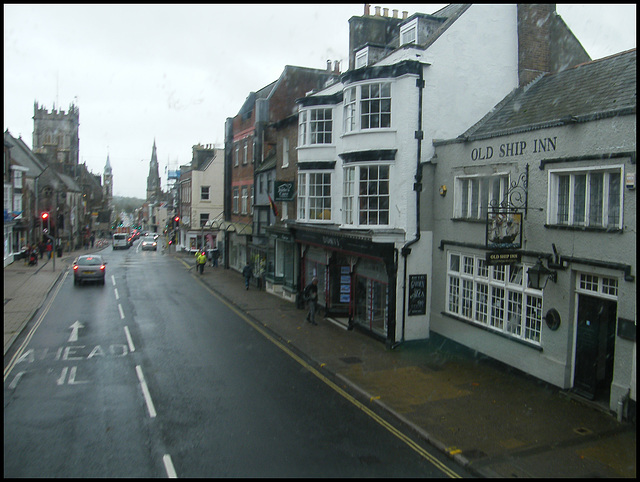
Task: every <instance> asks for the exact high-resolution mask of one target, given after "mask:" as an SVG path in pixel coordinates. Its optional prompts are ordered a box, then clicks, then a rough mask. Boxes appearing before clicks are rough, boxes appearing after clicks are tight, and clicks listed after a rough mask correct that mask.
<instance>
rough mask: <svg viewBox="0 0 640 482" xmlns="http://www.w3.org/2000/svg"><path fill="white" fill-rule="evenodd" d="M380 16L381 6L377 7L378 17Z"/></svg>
mask: <svg viewBox="0 0 640 482" xmlns="http://www.w3.org/2000/svg"><path fill="white" fill-rule="evenodd" d="M379 16H380V7H376V17H379Z"/></svg>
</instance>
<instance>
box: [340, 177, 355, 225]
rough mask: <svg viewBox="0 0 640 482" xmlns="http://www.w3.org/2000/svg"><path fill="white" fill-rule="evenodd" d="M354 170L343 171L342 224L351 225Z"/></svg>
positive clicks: (353, 201) (353, 206)
mask: <svg viewBox="0 0 640 482" xmlns="http://www.w3.org/2000/svg"><path fill="white" fill-rule="evenodd" d="M355 175H356V170H355V168H347V169H345V170H344V177H343V182H342V184H343V185H342V222H343V224H353V213H354V209H355V203H356V197H355Z"/></svg>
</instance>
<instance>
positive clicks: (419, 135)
mask: <svg viewBox="0 0 640 482" xmlns="http://www.w3.org/2000/svg"><path fill="white" fill-rule="evenodd" d="M422 72H423V70H422V69H420V74H419V76H418V79H417V80H416V87H418V130H417V131H416V132H415V137H416V140H417V141H418V146H417V149H416V175H415V181H416V182H415V183H414V184H413V190H414V191H415V192H416V234H415V237H414V238H413V239H412V240H410V241H407V242H406V243H405V245H404V246H403V247H402V249H401V250H400V254H402V257H403V258H404V272H403V278H404V279H403V280H402V336H401V338H400V341H399V342H396V343H394V344H393V345H392V346H391V349H392V350H393V349H394V348H396V347H397V346H398V345H400V344H402V343H404V325H405V319H406V312H407V258H408V257H409V255H410V254H411V246H412V245H414V244H415V243H417V242H418V241H420V192H421V191H422V168H421V166H420V157H421V156H422V139H423V137H424V133H423V132H422V92H423V90H424V79H423V77H422Z"/></svg>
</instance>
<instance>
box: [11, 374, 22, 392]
mask: <svg viewBox="0 0 640 482" xmlns="http://www.w3.org/2000/svg"><path fill="white" fill-rule="evenodd" d="M22 375H24V372H18V374H17V375H16V376H15V377H13V381H12V382H11V383H10V384H9V389H10V390H13V389H14V388H16V387H17V386H18V382H19V381H20V379H21V378H22Z"/></svg>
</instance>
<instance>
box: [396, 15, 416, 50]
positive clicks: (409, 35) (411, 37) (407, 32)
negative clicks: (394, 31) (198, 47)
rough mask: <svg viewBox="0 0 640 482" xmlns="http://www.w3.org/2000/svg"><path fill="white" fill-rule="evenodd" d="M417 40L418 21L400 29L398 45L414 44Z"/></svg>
mask: <svg viewBox="0 0 640 482" xmlns="http://www.w3.org/2000/svg"><path fill="white" fill-rule="evenodd" d="M417 39H418V19H417V18H416V19H414V20H413V21H411V22H409V23H407V24H405V25H403V26H402V27H400V45H405V44H415V43H416V41H417Z"/></svg>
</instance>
